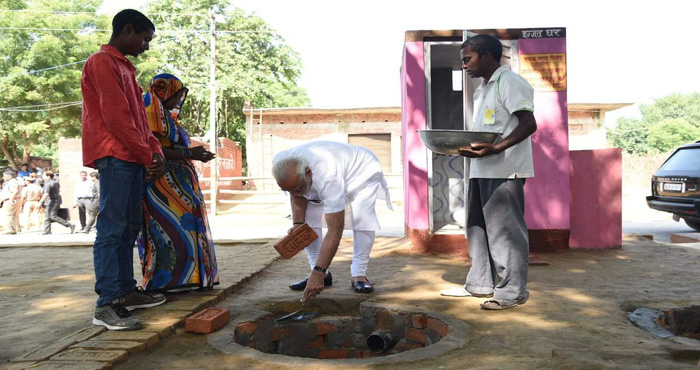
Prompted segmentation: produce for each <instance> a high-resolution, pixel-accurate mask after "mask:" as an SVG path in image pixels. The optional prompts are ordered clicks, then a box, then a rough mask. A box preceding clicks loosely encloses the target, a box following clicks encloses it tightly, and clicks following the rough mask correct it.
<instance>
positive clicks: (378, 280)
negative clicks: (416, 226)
mask: <svg viewBox="0 0 700 370" xmlns="http://www.w3.org/2000/svg"><path fill="white" fill-rule="evenodd" d="M696 247H697V245H696ZM407 248H408V244H407V243H405V241H402V240H400V239H396V238H379V239H378V241H377V244H376V245H375V248H374V250H373V253H372V261H371V264H370V273H369V276H368V277H369V278H370V280H372V281H373V282H374V283H375V285H376V290H375V292H374V293H373V294H371V295H367V296H366V299H372V300H376V301H378V302H387V303H394V304H402V305H412V306H418V307H422V308H426V309H430V310H434V311H438V312H442V313H444V314H448V315H452V316H454V317H455V318H457V319H459V320H463V321H465V322H466V323H468V324H469V325H470V327H471V329H470V332H469V334H468V341H467V344H466V346H464V347H463V348H461V349H458V350H453V351H451V352H449V353H447V354H445V355H443V356H441V357H439V358H434V359H431V360H429V361H425V360H424V361H420V362H414V363H402V362H397V363H393V364H387V365H374V366H372V368H396V369H398V368H401V369H425V368H430V369H433V368H439V369H464V368H470V369H543V368H544V369H670V368H679V369H683V368H695V366H696V364H697V362H698V356H700V341H699V342H698V343H699V344H698V345H697V346H688V345H680V344H677V343H675V342H671V341H668V340H664V339H660V338H658V337H655V336H653V335H651V334H648V333H647V332H645V331H643V330H641V329H639V328H637V327H635V326H634V325H632V324H631V323H630V322H629V320H628V319H627V317H626V316H625V311H626V310H630V309H632V308H635V307H638V306H646V307H653V308H672V307H685V306H689V305H691V304H699V303H700V284H699V283H700V277H699V276H698V274H697V266H698V263H699V262H700V250H698V249H695V248H689V247H682V246H671V245H668V244H660V243H656V242H652V241H626V242H625V243H624V246H623V248H622V249H617V250H606V251H567V252H561V253H556V254H545V255H541V256H542V257H544V259H545V260H547V261H548V262H550V265H549V266H532V267H531V269H530V279H529V284H528V288H529V290H530V300H529V301H528V302H527V304H525V305H522V306H519V307H516V308H514V309H511V310H505V311H483V310H480V309H479V303H481V302H482V301H483V299H479V298H446V297H441V296H440V295H439V294H438V291H439V290H440V289H445V288H448V287H451V286H453V285H455V284H462V283H463V281H464V278H465V276H466V273H467V269H468V267H467V266H466V265H465V263H464V262H460V261H458V260H454V259H447V258H441V257H439V256H425V255H421V256H418V255H411V254H410V253H409V252H408V249H407ZM351 249H352V248H351V245H350V241H349V240H347V239H345V240H344V241H343V244H342V245H341V248H340V251H339V254H338V256H337V257H336V259H335V261H334V263H333V266H332V271H333V275H334V285H333V287H330V288H328V289H326V291H324V292H323V293H322V295H321V296H319V298H318V299H331V300H332V299H344V298H356V297H357V294H355V293H354V292H352V290H351V288H350V284H349V278H350V274H349V264H350V257H351V255H350V253H351ZM306 268H307V262H306V258H305V256H304V255H303V254H301V255H298V256H296V257H294V258H293V259H291V260H280V261H277V262H275V263H273V264H272V265H271V266H270V267H268V268H267V269H266V270H265V271H264V272H263V273H261V274H259V275H258V276H257V277H255V278H254V279H253V280H251V281H250V282H249V283H248V284H247V285H246V286H245V287H244V288H243V289H242V290H241V291H239V292H237V293H236V294H235V295H233V296H231V297H229V298H228V299H226V300H225V301H223V302H221V303H220V304H219V305H218V306H219V307H229V308H232V309H234V310H235V309H241V308H242V307H251V306H255V305H260V306H261V307H262V306H266V305H269V303H270V302H287V303H288V304H293V302H295V300H298V299H299V297H300V294H299V293H298V292H292V291H290V290H289V289H288V288H287V284H288V283H290V282H291V281H296V280H297V279H298V278H301V277H303V275H304V271H305V269H306ZM289 302H292V303H289ZM222 330H225V329H222ZM681 350H689V351H685V352H684V351H681ZM680 353H685V354H686V356H685V357H684V356H682V355H679V354H680ZM688 353H690V355H688ZM288 359H289V360H288V365H287V366H282V368H300V367H304V368H308V367H309V366H308V364H307V365H301V364H299V363H298V361H295V358H293V357H288ZM314 364H315V365H312V366H310V367H311V368H337V367H338V366H337V365H334V364H333V360H323V361H322V360H315V362H314ZM146 367H147V368H149V369H185V368H200V369H202V368H203V369H221V368H229V369H268V368H279V367H280V366H274V367H273V366H270V365H269V364H266V363H261V362H258V361H255V360H251V359H249V358H247V357H241V356H238V355H229V354H223V353H221V352H219V351H217V350H216V349H214V348H213V347H211V346H210V345H209V344H208V343H207V340H206V336H202V335H196V334H190V333H185V332H184V331H182V330H179V331H178V333H177V335H175V336H173V337H171V338H169V339H166V340H165V341H163V342H161V343H159V344H158V345H157V346H156V347H154V348H152V349H150V350H148V351H147V352H142V353H139V354H136V355H133V356H130V357H129V358H128V360H127V361H126V362H124V363H121V364H118V365H117V366H116V368H117V369H132V368H146ZM352 367H353V368H363V366H362V364H361V363H360V362H358V363H357V365H356V366H352Z"/></svg>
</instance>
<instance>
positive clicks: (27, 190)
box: [0, 164, 99, 235]
mask: <svg viewBox="0 0 700 370" xmlns="http://www.w3.org/2000/svg"><path fill="white" fill-rule="evenodd" d="M98 178H99V174H98V173H97V172H92V173H91V174H90V178H89V179H88V175H87V172H85V171H81V172H80V180H79V182H78V185H77V186H76V189H75V193H76V199H75V202H74V205H73V207H77V208H78V209H79V215H80V217H79V218H80V226H81V228H80V231H79V232H81V233H85V234H88V233H89V232H90V230H91V229H92V228H93V225H94V223H95V220H96V218H97V213H98V207H99V182H98V181H97V179H98ZM62 203H63V202H62V197H61V192H60V185H59V182H58V173H54V172H53V171H43V170H42V169H41V168H40V167H36V166H32V168H31V169H30V167H29V165H27V164H22V165H21V166H20V169H19V170H13V169H12V168H8V169H6V170H4V171H3V180H2V190H0V204H2V206H0V210H1V211H0V235H16V234H19V233H32V232H42V235H50V234H51V224H52V223H54V222H56V223H59V224H61V225H63V226H65V227H66V228H68V230H69V231H70V232H71V233H73V232H74V231H75V228H76V225H75V224H73V223H71V222H69V221H68V220H67V218H68V214H67V213H68V210H67V209H65V208H61V205H62ZM86 213H89V215H90V218H89V220H87V221H86V217H85V215H86Z"/></svg>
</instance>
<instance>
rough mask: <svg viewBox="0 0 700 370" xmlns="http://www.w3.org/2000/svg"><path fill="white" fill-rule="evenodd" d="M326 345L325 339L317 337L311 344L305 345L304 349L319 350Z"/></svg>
mask: <svg viewBox="0 0 700 370" xmlns="http://www.w3.org/2000/svg"><path fill="white" fill-rule="evenodd" d="M325 344H326V337H324V336H318V337H316V339H314V341H313V342H311V343H309V344H307V345H306V348H320V347H323V346H324V345H325Z"/></svg>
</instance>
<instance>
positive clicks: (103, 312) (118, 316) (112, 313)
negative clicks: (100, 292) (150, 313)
mask: <svg viewBox="0 0 700 370" xmlns="http://www.w3.org/2000/svg"><path fill="white" fill-rule="evenodd" d="M92 324H93V325H102V326H104V327H106V328H107V329H109V330H125V331H126V330H138V329H141V322H139V320H138V319H137V318H135V317H132V316H131V312H129V311H127V310H126V308H124V305H123V300H121V299H119V298H117V299H113V300H112V301H111V302H110V303H109V304H107V305H105V306H101V307H95V317H93V318H92Z"/></svg>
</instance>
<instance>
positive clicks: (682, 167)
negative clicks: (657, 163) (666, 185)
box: [659, 148, 700, 171]
mask: <svg viewBox="0 0 700 370" xmlns="http://www.w3.org/2000/svg"><path fill="white" fill-rule="evenodd" d="M659 171H700V148H686V149H680V150H678V151H677V152H676V153H675V154H674V155H672V156H671V158H669V159H668V160H667V161H666V163H664V164H663V166H661V168H659Z"/></svg>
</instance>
